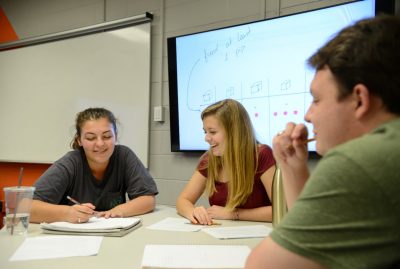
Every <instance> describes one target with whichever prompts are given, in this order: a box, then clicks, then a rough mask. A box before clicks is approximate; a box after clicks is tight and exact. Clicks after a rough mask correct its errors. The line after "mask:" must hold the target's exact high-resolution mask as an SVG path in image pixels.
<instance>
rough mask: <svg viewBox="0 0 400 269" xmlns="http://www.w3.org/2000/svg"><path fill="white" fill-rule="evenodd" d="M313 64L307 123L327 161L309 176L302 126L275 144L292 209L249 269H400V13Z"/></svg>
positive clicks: (347, 35) (342, 35)
mask: <svg viewBox="0 0 400 269" xmlns="http://www.w3.org/2000/svg"><path fill="white" fill-rule="evenodd" d="M309 63H310V65H311V66H313V67H314V68H315V69H316V74H315V76H314V79H313V81H312V83H311V94H312V96H313V102H312V104H311V106H310V108H309V109H308V111H307V113H306V116H305V119H306V121H308V122H311V123H312V124H313V130H312V132H313V133H314V136H315V138H316V147H317V152H318V153H319V154H320V155H322V156H323V158H322V159H321V160H320V161H319V163H318V165H317V167H316V168H315V170H314V171H313V173H312V174H311V175H310V172H309V170H308V167H307V146H306V145H305V141H306V139H307V137H308V130H307V129H306V127H305V126H304V125H303V124H294V123H288V124H287V126H286V129H285V130H284V131H283V132H282V133H280V134H279V135H277V136H276V137H275V138H274V142H273V148H274V156H275V158H276V161H277V163H278V165H279V166H280V168H281V170H282V176H283V179H284V186H285V194H286V197H287V204H288V208H289V212H288V214H287V215H286V216H285V217H284V219H283V221H282V222H281V223H280V224H279V225H278V226H277V227H276V228H275V229H274V231H273V232H272V233H271V235H270V236H269V237H267V238H266V239H264V240H263V241H262V242H261V243H260V244H259V245H258V246H257V247H256V248H255V249H254V250H253V251H252V253H251V254H250V256H249V258H248V260H247V263H246V268H248V269H253V268H296V269H298V268H307V269H313V268H398V267H397V266H400V117H399V115H400V68H399V66H398V65H400V17H399V16H378V17H376V18H372V19H365V20H361V21H359V22H357V23H356V24H355V25H353V26H350V27H347V28H345V29H343V30H342V31H341V32H339V33H338V35H337V36H336V37H335V38H333V39H332V40H331V41H330V42H328V43H327V44H326V45H324V46H323V47H322V48H321V49H319V50H318V51H317V52H316V53H315V54H314V55H313V56H311V58H310V59H309Z"/></svg>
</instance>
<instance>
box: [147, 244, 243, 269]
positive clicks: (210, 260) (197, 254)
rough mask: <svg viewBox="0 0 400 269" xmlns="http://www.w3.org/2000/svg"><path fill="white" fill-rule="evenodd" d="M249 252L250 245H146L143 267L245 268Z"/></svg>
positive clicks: (148, 268) (156, 268)
mask: <svg viewBox="0 0 400 269" xmlns="http://www.w3.org/2000/svg"><path fill="white" fill-rule="evenodd" d="M249 254H250V248H249V247H248V246H237V245H236V246H234V245H228V246H226V245H146V246H145V249H144V253H143V259H142V268H143V269H167V268H168V269H172V268H181V269H182V268H185V269H187V268H191V269H205V268H213V269H217V268H218V269H221V268H224V269H233V268H235V269H236V268H244V265H245V263H246V259H247V256H248V255H249Z"/></svg>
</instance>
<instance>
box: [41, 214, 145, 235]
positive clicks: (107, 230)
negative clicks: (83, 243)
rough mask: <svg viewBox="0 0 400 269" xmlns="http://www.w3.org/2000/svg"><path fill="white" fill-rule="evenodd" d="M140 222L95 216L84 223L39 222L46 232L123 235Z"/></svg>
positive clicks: (130, 219)
mask: <svg viewBox="0 0 400 269" xmlns="http://www.w3.org/2000/svg"><path fill="white" fill-rule="evenodd" d="M141 224H142V221H141V219H140V218H133V217H132V218H108V219H106V218H97V217H92V218H90V219H89V221H88V222H86V223H70V222H63V221H59V222H52V223H41V224H40V227H41V228H42V230H43V232H44V233H47V234H66V235H101V236H116V237H121V236H124V235H126V234H128V233H130V232H131V231H133V230H135V229H137V228H138V227H140V226H141Z"/></svg>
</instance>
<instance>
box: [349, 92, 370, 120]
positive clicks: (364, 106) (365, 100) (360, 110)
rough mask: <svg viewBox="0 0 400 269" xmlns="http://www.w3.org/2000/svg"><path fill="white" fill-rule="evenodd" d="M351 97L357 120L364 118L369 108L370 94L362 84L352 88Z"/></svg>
mask: <svg viewBox="0 0 400 269" xmlns="http://www.w3.org/2000/svg"><path fill="white" fill-rule="evenodd" d="M353 97H354V99H355V104H356V105H355V106H356V112H355V115H356V117H357V118H358V119H360V118H362V117H363V116H365V114H367V113H368V111H369V109H370V108H371V100H370V97H371V96H370V93H369V91H368V88H367V87H366V86H365V85H364V84H357V85H355V86H354V88H353Z"/></svg>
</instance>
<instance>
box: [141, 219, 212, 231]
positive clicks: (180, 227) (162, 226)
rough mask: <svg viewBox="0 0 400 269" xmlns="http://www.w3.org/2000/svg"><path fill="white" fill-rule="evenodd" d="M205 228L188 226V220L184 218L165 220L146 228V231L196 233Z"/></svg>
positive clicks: (203, 226) (202, 226)
mask: <svg viewBox="0 0 400 269" xmlns="http://www.w3.org/2000/svg"><path fill="white" fill-rule="evenodd" d="M205 227H207V226H206V225H193V224H190V222H189V220H188V219H186V218H172V217H168V218H165V219H163V220H161V221H159V222H156V223H154V224H152V225H150V226H147V228H148V229H152V230H163V231H178V232H198V231H200V230H201V229H203V228H205Z"/></svg>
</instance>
